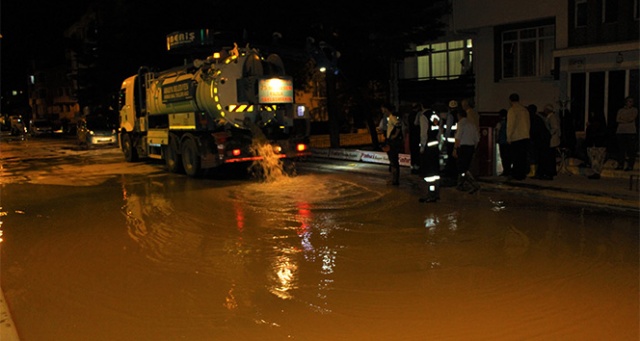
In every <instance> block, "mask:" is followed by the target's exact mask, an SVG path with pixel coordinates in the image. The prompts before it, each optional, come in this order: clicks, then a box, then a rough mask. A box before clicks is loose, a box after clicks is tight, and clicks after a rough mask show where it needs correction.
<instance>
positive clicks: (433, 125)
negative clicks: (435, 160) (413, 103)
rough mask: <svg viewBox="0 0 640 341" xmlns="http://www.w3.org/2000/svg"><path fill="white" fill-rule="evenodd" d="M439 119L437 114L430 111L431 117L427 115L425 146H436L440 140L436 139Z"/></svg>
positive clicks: (438, 131)
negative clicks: (427, 127) (427, 126)
mask: <svg viewBox="0 0 640 341" xmlns="http://www.w3.org/2000/svg"><path fill="white" fill-rule="evenodd" d="M425 114H426V113H425ZM439 121H440V118H439V117H438V114H436V113H435V112H433V111H431V117H429V131H428V132H427V147H437V146H438V144H439V143H440V141H438V135H439V134H440V126H439V125H438V123H439Z"/></svg>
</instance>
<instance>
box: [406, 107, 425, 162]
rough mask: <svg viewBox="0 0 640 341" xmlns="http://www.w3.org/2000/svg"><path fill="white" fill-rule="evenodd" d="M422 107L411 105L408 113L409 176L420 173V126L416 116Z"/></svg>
mask: <svg viewBox="0 0 640 341" xmlns="http://www.w3.org/2000/svg"><path fill="white" fill-rule="evenodd" d="M421 110H422V107H421V105H420V103H417V102H416V103H413V105H412V106H411V111H410V112H409V122H408V124H409V153H410V155H411V174H419V173H420V126H419V125H418V123H417V122H418V120H417V118H418V115H419V114H420V111H421Z"/></svg>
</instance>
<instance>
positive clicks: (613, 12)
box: [602, 0, 618, 23]
mask: <svg viewBox="0 0 640 341" xmlns="http://www.w3.org/2000/svg"><path fill="white" fill-rule="evenodd" d="M616 21H618V0H603V1H602V22H603V23H613V22H616Z"/></svg>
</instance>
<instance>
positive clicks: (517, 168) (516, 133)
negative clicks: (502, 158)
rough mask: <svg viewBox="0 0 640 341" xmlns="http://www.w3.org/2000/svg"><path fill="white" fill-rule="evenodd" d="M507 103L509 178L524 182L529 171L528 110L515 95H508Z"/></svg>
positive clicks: (529, 126)
mask: <svg viewBox="0 0 640 341" xmlns="http://www.w3.org/2000/svg"><path fill="white" fill-rule="evenodd" d="M509 102H510V103H511V107H510V108H509V111H508V112H507V142H508V143H509V145H510V150H511V155H512V156H513V158H512V160H513V168H512V171H511V176H512V178H513V179H515V180H524V179H525V178H526V177H527V174H529V171H530V167H529V162H528V161H527V149H528V147H529V131H530V128H531V120H530V118H529V110H527V108H525V107H524V106H523V105H522V104H520V96H519V95H518V94H517V93H512V94H511V95H509Z"/></svg>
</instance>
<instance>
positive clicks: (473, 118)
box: [462, 98, 480, 130]
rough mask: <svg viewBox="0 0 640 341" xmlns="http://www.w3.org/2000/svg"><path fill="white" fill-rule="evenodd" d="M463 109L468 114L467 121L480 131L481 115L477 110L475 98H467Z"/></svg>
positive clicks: (463, 101) (464, 100) (463, 102)
mask: <svg viewBox="0 0 640 341" xmlns="http://www.w3.org/2000/svg"><path fill="white" fill-rule="evenodd" d="M462 109H464V111H466V112H467V120H468V121H469V122H470V123H472V124H473V125H475V126H476V129H478V130H479V129H480V115H478V112H477V111H476V109H475V102H474V101H473V98H465V99H463V100H462Z"/></svg>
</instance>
